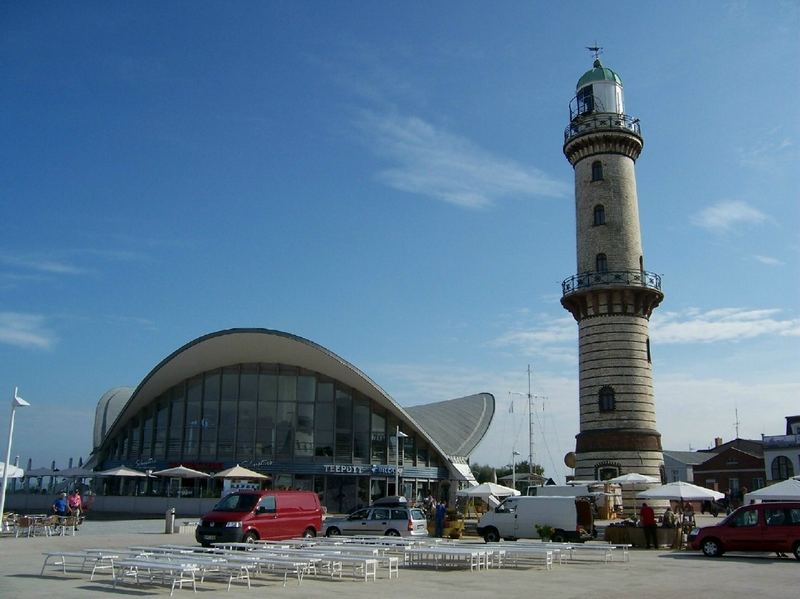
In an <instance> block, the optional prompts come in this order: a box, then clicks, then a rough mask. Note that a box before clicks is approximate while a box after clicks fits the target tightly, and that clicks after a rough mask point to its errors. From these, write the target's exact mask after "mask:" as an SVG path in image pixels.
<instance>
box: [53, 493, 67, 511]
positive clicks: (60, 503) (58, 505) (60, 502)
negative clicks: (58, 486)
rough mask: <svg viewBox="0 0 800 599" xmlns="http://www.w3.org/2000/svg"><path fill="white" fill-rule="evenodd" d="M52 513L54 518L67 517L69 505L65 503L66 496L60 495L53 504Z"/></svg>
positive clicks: (64, 494)
mask: <svg viewBox="0 0 800 599" xmlns="http://www.w3.org/2000/svg"><path fill="white" fill-rule="evenodd" d="M53 513H54V514H55V515H56V516H69V504H68V503H67V494H66V493H61V494H60V495H59V496H58V497H56V500H55V501H54V502H53Z"/></svg>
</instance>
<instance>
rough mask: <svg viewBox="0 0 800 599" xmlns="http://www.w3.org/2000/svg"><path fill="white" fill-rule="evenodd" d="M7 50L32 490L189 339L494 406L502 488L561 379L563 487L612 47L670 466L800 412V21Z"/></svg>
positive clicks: (715, 17)
mask: <svg viewBox="0 0 800 599" xmlns="http://www.w3.org/2000/svg"><path fill="white" fill-rule="evenodd" d="M0 29H1V30H2V36H0V60H1V61H2V72H3V93H2V94H0V124H1V125H0V126H1V127H2V140H3V142H2V144H0V152H2V154H1V155H0V193H2V202H1V203H0V215H1V217H2V223H3V231H2V237H1V238H0V391H1V392H2V394H4V395H6V396H7V397H10V395H11V393H12V392H13V388H14V386H19V387H20V389H21V395H22V396H23V397H25V398H26V399H27V400H28V401H30V402H31V403H32V404H33V405H32V407H31V408H28V409H26V410H25V411H23V412H20V413H19V417H18V420H17V428H16V433H15V443H14V451H13V455H16V454H19V455H20V456H21V461H22V462H23V464H24V463H25V462H26V461H27V458H28V457H31V458H33V461H34V465H35V466H41V465H47V464H49V462H50V460H51V459H56V460H57V462H58V464H59V465H63V464H64V463H66V460H67V459H68V458H69V457H70V456H72V457H75V458H76V459H77V457H78V456H80V455H83V456H84V457H85V456H86V455H87V453H88V451H89V449H90V444H91V424H92V420H93V414H94V407H95V405H96V403H97V400H98V399H99V398H100V396H101V395H102V394H103V393H104V392H105V391H106V390H108V389H109V388H111V387H114V386H117V385H132V386H135V385H136V384H137V383H138V382H139V381H140V380H141V379H142V378H143V377H144V376H145V375H146V374H147V373H148V372H149V370H150V369H151V368H152V367H153V366H155V365H156V364H157V363H158V362H159V361H160V360H161V359H163V358H164V357H166V356H167V355H169V354H170V353H171V352H172V351H174V350H175V349H177V348H178V347H180V346H182V345H183V344H185V343H187V342H188V341H190V340H192V339H194V338H196V337H198V336H200V335H203V334H206V333H209V332H212V331H215V330H220V329H225V328H230V327H265V328H272V329H279V330H284V331H288V332H291V333H294V334H297V335H300V336H303V337H306V338H308V339H311V340H313V341H315V342H317V343H319V344H321V345H323V346H325V347H327V348H328V349H330V350H331V351H333V352H335V353H337V354H338V355H340V356H342V357H343V358H344V359H346V360H348V361H350V362H351V363H353V364H355V365H357V366H358V367H359V368H361V369H362V370H363V371H364V372H366V373H367V374H368V375H369V376H370V377H371V378H372V379H373V380H375V381H376V382H377V383H378V384H380V385H381V386H382V387H384V388H385V389H386V390H387V392H388V393H389V394H390V395H392V396H393V397H394V398H395V399H396V400H397V401H398V402H400V403H401V404H402V405H413V404H418V403H425V402H429V401H438V400H443V399H449V398H452V397H459V396H462V395H466V394H470V393H475V392H481V391H487V392H491V393H493V394H494V395H495V398H496V400H497V415H496V417H495V421H494V423H493V425H492V428H491V430H490V432H489V434H488V436H487V438H486V439H485V440H484V442H483V443H482V444H481V445H480V446H479V447H478V449H477V450H476V451H475V453H474V454H473V459H474V461H479V462H483V463H485V462H489V463H494V464H498V465H499V464H504V463H508V462H510V459H511V452H512V448H513V447H516V448H518V449H519V450H520V451H521V452H522V453H523V454H527V424H526V423H525V417H524V416H521V412H523V411H524V407H525V406H524V403H525V402H524V399H523V398H522V397H521V396H520V395H517V393H524V392H526V391H527V376H526V368H527V365H528V364H532V367H533V372H534V377H533V386H534V389H533V392H534V394H536V395H538V396H542V397H544V398H546V399H542V400H537V412H536V413H537V425H536V426H537V430H536V432H537V434H536V443H535V445H534V454H535V457H536V459H537V461H539V462H542V463H543V464H544V465H545V467H546V469H547V471H548V473H550V474H551V475H554V476H556V477H560V476H562V475H563V474H564V470H565V468H564V466H563V463H562V456H563V455H564V453H565V452H566V451H569V450H571V449H573V448H574V435H575V434H576V433H577V432H578V410H577V388H578V385H577V326H576V325H575V323H574V321H572V319H571V317H570V316H569V314H568V313H567V312H566V311H565V310H563V309H562V308H561V306H560V304H559V297H560V293H561V288H560V282H561V281H562V280H563V279H565V278H566V277H568V276H571V275H572V274H574V273H575V268H576V266H575V239H574V236H575V223H574V198H573V185H572V169H571V167H570V165H569V163H568V162H567V161H566V159H565V158H564V156H563V154H562V151H561V145H562V141H563V137H562V132H563V129H564V127H565V126H566V125H567V121H568V115H569V113H568V103H569V101H570V99H571V98H572V97H573V95H574V91H575V83H576V81H577V79H578V78H579V77H580V76H581V74H583V72H584V71H586V70H587V69H588V68H589V67H590V66H591V56H590V54H589V52H587V51H586V50H585V49H584V46H587V45H593V43H594V42H595V41H597V42H598V43H599V44H600V45H602V46H604V48H605V53H604V54H603V56H602V59H603V61H604V63H605V64H606V66H609V67H611V68H613V69H614V70H616V71H617V72H618V73H619V74H620V75H621V77H622V80H623V83H624V84H625V100H626V108H627V111H628V113H630V114H632V115H634V116H637V117H638V118H640V119H641V123H642V131H643V135H644V139H645V148H644V152H643V154H642V156H641V158H640V159H639V161H638V162H637V166H636V168H637V181H638V190H639V203H640V215H641V225H642V233H643V243H644V248H645V260H646V265H647V268H648V270H651V271H653V272H657V273H659V274H661V275H662V276H663V289H664V291H665V294H666V299H665V301H664V302H663V303H662V305H661V307H659V309H658V310H657V312H656V314H655V315H654V317H653V319H652V322H651V337H652V348H653V361H654V384H655V391H656V405H657V413H658V423H659V429H660V431H661V433H662V436H663V444H664V446H665V448H668V449H680V450H687V449H690V448H693V449H697V448H705V447H708V446H709V445H710V444H711V443H712V442H713V439H714V437H715V436H721V437H723V438H724V439H726V440H729V439H731V438H733V437H734V436H735V425H734V423H735V421H736V411H737V410H738V418H739V421H740V427H739V434H740V436H742V437H750V438H756V437H758V436H759V435H760V434H761V433H765V434H781V433H782V432H783V430H784V416H786V415H790V414H797V413H798V405H799V404H798V397H800V375H798V373H797V363H798V357H800V311H798V302H797V298H798V296H799V295H800V294H798V291H800V289H798V287H799V286H800V284H799V283H798V281H800V277H799V276H798V275H800V268H798V264H799V263H800V260H798V254H799V253H800V238H798V234H797V225H798V222H800V219H799V218H798V217H800V214H798V206H799V205H800V203H799V202H798V199H799V198H798V184H797V168H798V167H797V165H798V158H800V152H799V151H798V141H799V140H800V135H799V134H800V118H798V117H800V110H798V108H797V106H798V104H797V99H798V97H800V71H798V69H797V57H798V56H799V55H800V42H798V37H797V31H798V30H799V29H800V6H799V5H798V4H797V3H796V2H777V1H771V2H752V3H751V2H703V3H696V2H688V3H681V2H676V3H654V2H650V3H639V2H622V3H621V4H618V5H615V8H614V10H602V9H599V8H598V6H597V5H596V3H589V2H566V3H559V6H555V3H546V2H504V3H500V4H499V5H498V4H497V3H486V2H457V3H456V2H436V3H425V2H408V1H406V2H379V3H374V2H299V1H298V2H294V1H293V2H263V3H256V2H240V3H209V2H170V3H161V2H137V3H130V2H123V3H120V2H97V3H91V2H84V3H78V4H74V3H73V4H65V3H58V2H56V3H43V2H32V3H13V4H9V3H6V4H5V5H4V6H3V7H2V8H0ZM512 401H513V402H514V403H515V407H514V414H513V415H511V414H509V405H510V403H511V402H512ZM6 405H7V404H6ZM7 418H8V414H7V410H5V409H3V410H2V413H0V427H2V429H0V430H3V431H5V430H7V423H8V420H7ZM3 434H5V433H3ZM3 447H5V445H4V446H3Z"/></svg>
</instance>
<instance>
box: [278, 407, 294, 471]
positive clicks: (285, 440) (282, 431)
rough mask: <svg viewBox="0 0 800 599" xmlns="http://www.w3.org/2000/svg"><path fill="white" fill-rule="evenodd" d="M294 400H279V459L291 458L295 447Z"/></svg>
mask: <svg viewBox="0 0 800 599" xmlns="http://www.w3.org/2000/svg"><path fill="white" fill-rule="evenodd" d="M296 407H297V404H295V403H294V402H291V403H290V402H286V401H279V402H278V412H277V416H276V418H275V420H276V422H277V426H276V433H275V435H276V436H275V443H276V448H275V455H276V457H278V458H279V459H285V460H288V459H291V458H292V449H293V448H294V428H295V409H296Z"/></svg>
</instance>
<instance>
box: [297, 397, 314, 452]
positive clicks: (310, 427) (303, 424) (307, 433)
mask: <svg viewBox="0 0 800 599" xmlns="http://www.w3.org/2000/svg"><path fill="white" fill-rule="evenodd" d="M294 442H295V449H294V455H295V456H296V457H311V456H313V455H314V404H313V403H298V404H297V429H296V431H295V441H294Z"/></svg>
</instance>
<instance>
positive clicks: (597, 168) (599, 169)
mask: <svg viewBox="0 0 800 599" xmlns="http://www.w3.org/2000/svg"><path fill="white" fill-rule="evenodd" d="M602 180H603V163H602V162H600V161H599V160H596V161H595V162H592V181H602Z"/></svg>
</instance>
